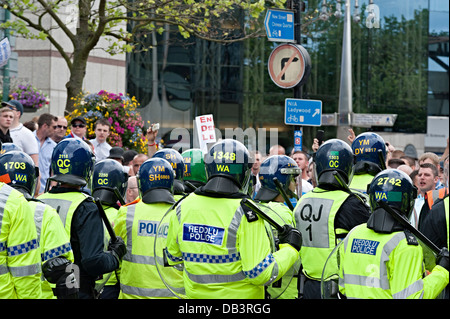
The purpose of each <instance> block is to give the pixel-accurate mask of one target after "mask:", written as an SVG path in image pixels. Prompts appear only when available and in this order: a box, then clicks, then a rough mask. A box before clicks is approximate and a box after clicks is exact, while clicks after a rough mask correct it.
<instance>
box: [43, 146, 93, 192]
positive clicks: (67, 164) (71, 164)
mask: <svg viewBox="0 0 450 319" xmlns="http://www.w3.org/2000/svg"><path fill="white" fill-rule="evenodd" d="M94 163H95V156H94V154H93V152H92V150H91V148H90V147H89V145H87V143H85V142H84V141H83V140H81V139H78V138H65V139H63V140H62V141H61V142H59V143H58V144H56V146H55V148H54V149H53V153H52V162H51V165H50V167H51V170H52V174H53V175H51V176H50V178H49V180H53V181H56V182H60V183H64V184H69V185H75V186H85V185H86V184H87V183H88V181H89V179H90V177H91V174H92V170H93V168H94Z"/></svg>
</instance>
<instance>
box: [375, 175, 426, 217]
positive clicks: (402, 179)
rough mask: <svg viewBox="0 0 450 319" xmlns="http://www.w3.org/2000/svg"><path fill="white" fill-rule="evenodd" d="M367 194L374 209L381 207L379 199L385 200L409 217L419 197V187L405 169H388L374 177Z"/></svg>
mask: <svg viewBox="0 0 450 319" xmlns="http://www.w3.org/2000/svg"><path fill="white" fill-rule="evenodd" d="M367 194H368V195H369V204H370V207H371V209H372V211H375V210H376V209H377V208H378V207H379V205H378V203H377V202H378V201H383V202H386V204H388V205H389V206H390V207H391V208H393V209H394V210H396V211H397V212H398V213H400V214H402V215H404V216H405V217H406V218H408V219H409V218H410V217H411V213H412V210H413V208H414V202H415V199H416V197H417V188H416V187H415V186H414V183H413V182H412V180H411V178H410V177H409V176H408V175H407V174H406V173H404V172H403V171H400V170H398V169H386V170H384V171H382V172H380V173H379V174H377V175H376V176H375V177H374V178H373V180H372V182H371V183H370V184H369V185H368V188H367Z"/></svg>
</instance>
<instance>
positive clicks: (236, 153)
mask: <svg viewBox="0 0 450 319" xmlns="http://www.w3.org/2000/svg"><path fill="white" fill-rule="evenodd" d="M205 163H206V173H207V175H208V180H210V179H211V178H213V177H215V176H222V177H226V178H229V179H231V180H232V181H234V183H236V185H237V186H238V187H239V189H240V190H241V191H242V190H244V188H245V187H246V186H247V183H248V179H249V176H250V168H251V167H252V160H251V157H250V153H249V151H248V150H247V148H246V147H245V146H244V144H242V143H241V142H239V141H236V140H233V139H224V140H222V141H219V142H217V143H215V144H214V145H213V146H212V147H211V148H210V150H209V152H208V153H207V155H206V157H205Z"/></svg>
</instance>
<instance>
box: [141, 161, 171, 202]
mask: <svg viewBox="0 0 450 319" xmlns="http://www.w3.org/2000/svg"><path fill="white" fill-rule="evenodd" d="M136 177H137V181H138V187H139V195H140V197H141V198H142V201H143V202H144V203H147V204H149V203H160V202H164V203H171V204H172V203H174V202H175V201H174V200H173V184H174V180H175V172H174V170H173V168H172V165H171V163H169V162H168V161H167V160H165V159H163V158H159V157H156V158H155V157H152V158H149V159H148V160H146V161H145V162H144V163H142V165H141V167H140V168H139V171H138V174H137V175H136Z"/></svg>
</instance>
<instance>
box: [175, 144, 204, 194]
mask: <svg viewBox="0 0 450 319" xmlns="http://www.w3.org/2000/svg"><path fill="white" fill-rule="evenodd" d="M181 156H182V157H183V162H184V172H183V174H184V175H183V180H184V181H188V182H190V183H192V184H193V185H194V186H196V187H198V186H202V185H205V184H206V181H207V178H206V168H205V162H204V160H203V157H204V156H205V153H204V152H203V151H202V150H201V149H199V148H192V149H189V150H186V151H184V152H183V153H181Z"/></svg>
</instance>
